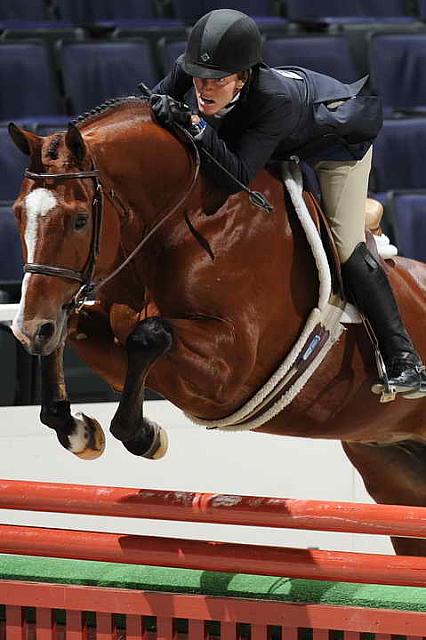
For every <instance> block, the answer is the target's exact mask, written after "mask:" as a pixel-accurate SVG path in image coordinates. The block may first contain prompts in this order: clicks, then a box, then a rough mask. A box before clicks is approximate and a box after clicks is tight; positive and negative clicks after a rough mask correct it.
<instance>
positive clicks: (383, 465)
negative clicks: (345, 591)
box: [342, 440, 426, 556]
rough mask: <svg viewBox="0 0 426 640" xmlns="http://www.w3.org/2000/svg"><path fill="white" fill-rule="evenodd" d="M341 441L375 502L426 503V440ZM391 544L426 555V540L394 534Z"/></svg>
mask: <svg viewBox="0 0 426 640" xmlns="http://www.w3.org/2000/svg"><path fill="white" fill-rule="evenodd" d="M342 444H343V448H344V450H345V452H346V454H347V455H348V457H349V459H350V460H351V462H352V463H353V465H354V466H355V467H356V468H357V469H358V471H359V473H360V474H361V476H362V478H363V480H364V483H365V487H366V489H367V491H368V493H369V494H370V495H371V497H372V498H374V500H375V501H376V502H378V503H382V504H401V505H409V506H416V507H424V506H426V444H422V443H420V442H415V441H413V440H406V441H403V442H400V443H396V444H392V445H368V444H359V443H354V442H343V443H342ZM392 544H393V546H394V549H395V551H396V553H397V554H401V555H416V556H426V540H420V539H416V538H397V537H393V538H392Z"/></svg>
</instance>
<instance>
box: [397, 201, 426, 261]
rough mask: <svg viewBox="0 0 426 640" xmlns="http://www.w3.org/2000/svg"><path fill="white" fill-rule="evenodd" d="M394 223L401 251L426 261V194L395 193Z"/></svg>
mask: <svg viewBox="0 0 426 640" xmlns="http://www.w3.org/2000/svg"><path fill="white" fill-rule="evenodd" d="M393 225H394V229H393V230H394V234H395V240H396V243H397V246H398V249H399V251H400V253H401V254H402V255H403V256H406V257H407V258H414V259H415V260H422V261H423V262H426V194H414V193H412V194H395V196H394V198H393Z"/></svg>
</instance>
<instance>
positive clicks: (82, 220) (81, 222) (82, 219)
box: [74, 213, 89, 231]
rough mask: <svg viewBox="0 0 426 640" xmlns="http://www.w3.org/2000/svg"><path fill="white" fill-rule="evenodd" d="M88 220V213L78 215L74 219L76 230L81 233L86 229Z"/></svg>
mask: <svg viewBox="0 0 426 640" xmlns="http://www.w3.org/2000/svg"><path fill="white" fill-rule="evenodd" d="M88 219H89V216H88V215H87V213H77V215H76V216H75V218H74V230H75V231H80V229H84V227H85V226H86V224H87V220H88Z"/></svg>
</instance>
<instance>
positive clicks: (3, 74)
mask: <svg viewBox="0 0 426 640" xmlns="http://www.w3.org/2000/svg"><path fill="white" fill-rule="evenodd" d="M60 113H61V111H60V108H59V98H58V91H57V87H56V80H55V74H54V71H53V66H52V64H51V60H50V55H49V51H48V49H47V47H46V46H45V45H44V44H43V43H41V42H40V43H39V42H22V41H19V42H12V41H7V42H6V41H5V42H2V43H1V44H0V121H5V120H10V119H14V118H32V117H34V116H40V115H42V116H48V115H54V114H60Z"/></svg>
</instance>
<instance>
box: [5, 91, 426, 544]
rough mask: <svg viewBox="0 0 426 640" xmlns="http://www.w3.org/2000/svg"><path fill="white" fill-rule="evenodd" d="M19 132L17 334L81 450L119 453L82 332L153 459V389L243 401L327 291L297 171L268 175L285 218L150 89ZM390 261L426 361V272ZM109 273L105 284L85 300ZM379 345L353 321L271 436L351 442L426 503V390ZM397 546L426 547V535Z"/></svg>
mask: <svg viewBox="0 0 426 640" xmlns="http://www.w3.org/2000/svg"><path fill="white" fill-rule="evenodd" d="M10 133H11V136H12V138H13V140H14V141H15V143H16V144H17V146H18V147H19V149H21V151H23V152H24V153H26V154H27V155H28V156H29V158H30V166H29V170H27V174H26V177H25V178H24V181H23V183H22V186H21V190H20V193H19V195H18V198H17V200H16V203H15V205H14V210H15V213H16V217H17V220H18V224H19V230H20V235H21V239H22V244H23V251H24V256H25V261H26V262H27V273H26V274H25V276H24V279H23V286H22V297H21V301H20V305H19V310H18V313H17V316H16V318H15V321H14V324H13V331H14V334H15V336H16V337H17V338H18V339H19V340H20V341H21V342H22V344H24V345H25V347H26V349H27V350H28V351H29V352H30V353H32V354H37V355H39V356H41V371H42V406H41V420H42V422H43V423H44V424H46V425H47V426H49V427H51V428H53V429H54V430H55V431H56V434H57V437H58V439H59V441H60V443H61V444H62V445H63V446H64V447H65V448H66V449H68V450H70V451H71V452H73V453H75V454H76V455H78V456H80V457H82V458H93V457H96V456H97V455H100V453H102V450H103V433H102V430H101V428H100V426H99V425H98V423H97V422H96V421H95V420H94V419H93V418H89V417H87V416H84V415H80V416H77V417H73V416H72V415H71V412H70V405H69V402H68V399H67V394H66V389H65V382H64V373H63V363H62V359H63V348H64V343H65V340H66V339H67V340H68V342H69V343H70V344H71V345H72V346H73V347H74V348H75V349H76V350H77V352H78V354H79V355H80V356H81V357H82V358H83V359H84V360H85V361H86V362H87V363H88V364H89V365H90V366H91V367H92V368H93V369H94V370H95V371H96V372H97V373H98V374H100V375H101V376H102V377H103V378H104V379H105V380H106V381H107V382H108V383H109V384H110V385H112V386H113V388H114V389H116V390H119V391H121V392H122V394H121V400H120V403H119V406H118V408H117V412H116V414H115V416H114V418H113V420H112V423H111V432H112V434H113V435H114V436H115V437H116V438H118V439H119V440H120V441H122V442H123V444H124V446H125V447H126V448H127V449H128V450H129V451H130V452H132V453H133V454H135V455H140V456H144V457H147V458H156V457H161V456H162V455H163V454H164V453H165V450H166V448H167V439H166V435H165V431H164V430H163V429H162V428H161V427H159V426H158V425H155V424H154V423H152V422H150V421H149V420H147V419H146V418H144V417H143V410H142V409H143V389H144V385H145V384H146V385H148V386H149V387H150V388H151V389H153V390H155V391H156V392H158V393H160V394H161V395H162V396H164V397H165V398H167V399H168V400H169V401H171V402H172V403H173V404H175V405H177V406H178V407H180V408H181V409H183V410H184V411H185V412H186V413H188V414H190V415H192V416H197V417H199V418H202V419H206V420H213V419H217V418H221V417H224V416H227V415H229V414H231V413H232V412H234V411H236V410H237V409H238V408H239V407H240V406H241V405H242V404H243V403H244V402H245V401H247V400H248V399H249V398H250V397H251V396H252V395H253V394H254V393H255V392H256V390H257V389H258V388H259V387H260V386H261V385H262V384H263V383H264V381H265V380H266V379H267V378H268V377H269V376H270V375H271V374H272V372H273V371H275V369H276V368H277V366H278V365H279V363H280V362H281V361H282V360H283V358H284V357H285V355H286V354H287V353H288V352H289V351H290V349H291V347H292V345H293V344H294V342H295V341H296V339H297V337H298V335H299V333H300V331H301V328H302V327H303V326H304V322H305V320H306V318H307V316H308V315H309V313H310V311H311V309H312V308H313V307H314V306H315V302H316V296H317V292H318V276H317V272H316V268H315V265H314V260H313V257H312V254H311V251H310V249H309V247H308V244H307V241H306V239H305V236H304V234H303V233H302V231H301V228H300V225H299V223H298V221H297V219H296V217H295V214H294V212H292V209H291V207H289V206H288V202H287V199H286V194H285V191H284V187H283V184H282V181H281V180H280V179H279V178H278V177H277V176H275V175H273V173H271V172H270V171H268V170H264V171H262V172H261V173H260V174H259V175H258V177H257V178H256V180H255V181H254V182H253V184H252V185H251V186H252V187H253V188H254V189H257V190H259V191H260V192H262V193H263V194H264V195H265V197H266V198H267V200H268V201H269V203H270V204H271V205H272V207H273V213H269V214H268V213H265V211H264V210H263V209H262V208H259V207H258V206H255V204H253V203H252V202H251V201H250V200H249V198H248V196H247V193H244V192H240V193H237V194H234V195H231V196H228V195H227V193H226V191H224V190H223V189H222V188H221V187H220V185H219V184H218V183H217V182H215V181H214V180H212V179H211V174H210V173H209V170H208V167H207V169H206V168H203V167H202V170H201V171H200V172H199V173H197V165H196V161H195V156H194V150H193V147H192V146H191V144H188V142H187V141H185V140H182V139H180V138H179V136H176V135H174V134H173V133H171V132H170V131H168V130H166V129H165V128H162V127H161V126H159V125H158V124H157V123H156V122H155V120H154V119H153V116H152V113H151V110H150V107H149V104H148V103H147V102H146V101H145V100H142V99H140V98H136V97H130V98H126V99H119V100H116V101H113V102H110V103H109V104H106V105H102V106H101V107H99V108H97V109H96V110H94V111H93V112H90V113H89V114H86V116H85V117H83V118H82V119H80V120H79V121H77V122H74V123H70V125H69V127H68V130H67V131H66V132H65V131H64V132H61V133H55V134H53V135H50V136H47V137H40V136H37V135H35V134H34V133H31V132H29V131H25V130H23V129H21V128H19V127H17V126H16V125H13V124H12V125H11V126H10ZM102 194H103V198H102ZM102 200H103V201H102ZM101 210H102V216H100V215H99V214H100V211H101ZM141 240H142V241H143V243H144V245H143V247H142V249H141V250H139V249H138V247H139V245H140V243H141ZM135 250H136V253H135V255H133V256H132V252H135ZM129 256H130V257H131V259H130V260H127V261H126V259H128V258H129ZM119 265H121V266H122V267H123V268H121V270H120V271H119V272H115V269H116V268H117V267H118V266H119ZM123 265H124V266H123ZM385 268H386V269H387V272H388V274H389V277H390V280H391V283H392V286H393V288H394V290H395V293H396V296H397V299H398V303H399V305H400V309H401V312H402V315H403V318H404V320H405V322H406V324H407V327H408V330H409V332H410V333H411V335H412V337H413V340H414V343H415V345H416V347H417V349H418V351H419V353H420V354H421V355H422V356H423V359H425V358H426V332H425V331H424V324H423V323H424V318H425V314H426V265H425V264H423V263H419V262H414V261H411V260H407V259H403V258H396V259H394V260H392V261H390V262H388V263H387V265H386V267H385ZM111 274H114V277H113V278H111V279H110V280H108V281H107V278H108V276H109V275H111ZM92 276H93V278H94V280H95V281H96V282H98V283H102V281H103V283H104V284H102V286H100V287H99V288H98V289H97V292H96V301H92V302H91V303H86V304H82V303H83V301H84V295H83V294H81V291H80V289H81V287H82V283H83V289H84V288H85V286H86V284H87V282H88V280H89V279H90V278H91V277H92ZM79 291H80V293H79ZM80 294H81V295H80ZM73 301H74V302H73ZM76 305H77V308H76ZM78 306H81V307H82V308H81V310H80V313H77V310H78ZM372 354H373V352H372V348H371V345H370V343H369V341H368V338H367V336H366V333H365V331H364V330H363V328H362V327H361V326H360V325H351V326H349V328H348V330H347V331H346V332H345V333H344V335H343V336H342V337H341V338H340V340H339V341H338V343H337V344H336V345H335V346H334V347H333V349H332V350H331V351H330V352H329V353H328V354H327V356H326V358H325V360H324V361H323V362H322V364H321V365H320V367H319V368H318V370H317V371H316V372H315V373H314V375H313V377H312V378H311V380H310V381H309V382H308V384H307V385H306V386H305V387H304V388H303V390H302V391H301V393H300V394H299V395H298V396H297V397H296V398H295V399H294V400H293V402H292V403H291V404H290V405H289V406H288V407H287V408H286V409H285V410H284V411H283V412H282V413H280V414H279V415H277V416H276V417H275V418H273V419H272V420H270V421H269V422H268V423H267V424H265V425H264V426H262V427H260V428H259V429H257V430H258V431H261V432H267V433H270V434H274V435H281V434H282V435H292V436H303V437H310V438H333V439H340V440H342V442H343V447H344V450H345V452H346V454H347V455H348V457H349V458H350V460H351V461H352V463H353V464H354V465H355V467H356V468H357V469H358V471H359V472H360V473H361V475H362V477H363V479H364V482H365V485H366V487H367V490H368V491H369V493H370V494H371V496H372V497H373V498H374V499H375V500H376V501H377V502H382V503H394V504H406V505H418V506H420V505H423V506H424V505H426V446H425V445H426V443H425V436H426V411H425V409H426V404H425V401H424V400H422V399H417V400H416V399H413V400H404V399H402V398H398V399H397V400H396V401H395V402H392V403H389V404H381V403H380V402H379V401H378V398H377V396H375V395H373V394H372V393H371V390H370V388H371V385H372V384H373V382H374V381H375V379H376V376H377V373H376V369H375V365H374V358H373V355H372ZM336 481H337V479H336ZM393 544H394V547H395V549H396V551H397V553H404V554H415V555H426V541H423V540H409V539H402V538H395V539H394V540H393Z"/></svg>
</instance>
